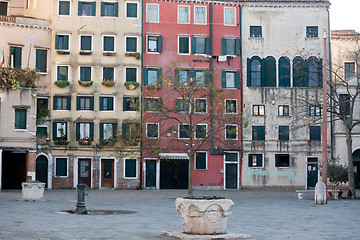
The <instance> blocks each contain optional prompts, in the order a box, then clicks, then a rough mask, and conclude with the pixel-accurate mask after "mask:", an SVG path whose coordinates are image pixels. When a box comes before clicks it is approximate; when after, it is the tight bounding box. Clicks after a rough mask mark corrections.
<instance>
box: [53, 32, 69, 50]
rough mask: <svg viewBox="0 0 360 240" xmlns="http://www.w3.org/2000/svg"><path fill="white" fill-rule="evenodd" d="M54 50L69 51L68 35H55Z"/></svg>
mask: <svg viewBox="0 0 360 240" xmlns="http://www.w3.org/2000/svg"><path fill="white" fill-rule="evenodd" d="M55 49H56V50H69V35H60V34H57V35H55Z"/></svg>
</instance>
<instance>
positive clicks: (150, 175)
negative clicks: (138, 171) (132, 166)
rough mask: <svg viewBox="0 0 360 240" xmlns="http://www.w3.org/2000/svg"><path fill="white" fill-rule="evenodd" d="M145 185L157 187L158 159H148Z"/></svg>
mask: <svg viewBox="0 0 360 240" xmlns="http://www.w3.org/2000/svg"><path fill="white" fill-rule="evenodd" d="M145 187H149V188H156V160H146V184H145Z"/></svg>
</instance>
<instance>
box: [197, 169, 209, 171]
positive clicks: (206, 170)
mask: <svg viewBox="0 0 360 240" xmlns="http://www.w3.org/2000/svg"><path fill="white" fill-rule="evenodd" d="M195 171H207V169H195Z"/></svg>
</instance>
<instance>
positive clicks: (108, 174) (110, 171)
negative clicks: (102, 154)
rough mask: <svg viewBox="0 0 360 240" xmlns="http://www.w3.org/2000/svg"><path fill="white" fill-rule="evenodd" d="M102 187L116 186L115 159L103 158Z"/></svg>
mask: <svg viewBox="0 0 360 240" xmlns="http://www.w3.org/2000/svg"><path fill="white" fill-rule="evenodd" d="M101 169H102V172H101V187H103V188H114V160H113V159H101Z"/></svg>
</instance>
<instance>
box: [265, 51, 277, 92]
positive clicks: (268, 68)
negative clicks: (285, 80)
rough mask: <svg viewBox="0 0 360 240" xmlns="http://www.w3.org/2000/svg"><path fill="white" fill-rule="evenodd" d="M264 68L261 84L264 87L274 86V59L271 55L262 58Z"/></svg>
mask: <svg viewBox="0 0 360 240" xmlns="http://www.w3.org/2000/svg"><path fill="white" fill-rule="evenodd" d="M262 68H263V69H264V72H263V74H264V76H263V78H264V82H263V83H262V85H263V86H264V87H276V60H275V58H274V57H272V56H268V57H266V58H265V59H263V66H262Z"/></svg>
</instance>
